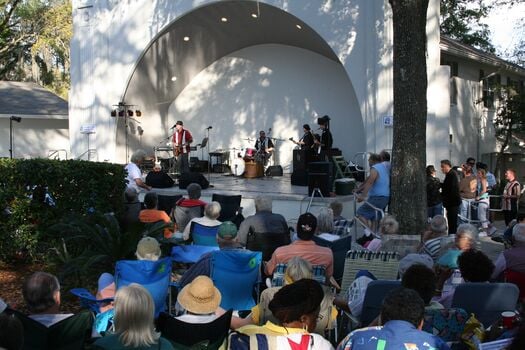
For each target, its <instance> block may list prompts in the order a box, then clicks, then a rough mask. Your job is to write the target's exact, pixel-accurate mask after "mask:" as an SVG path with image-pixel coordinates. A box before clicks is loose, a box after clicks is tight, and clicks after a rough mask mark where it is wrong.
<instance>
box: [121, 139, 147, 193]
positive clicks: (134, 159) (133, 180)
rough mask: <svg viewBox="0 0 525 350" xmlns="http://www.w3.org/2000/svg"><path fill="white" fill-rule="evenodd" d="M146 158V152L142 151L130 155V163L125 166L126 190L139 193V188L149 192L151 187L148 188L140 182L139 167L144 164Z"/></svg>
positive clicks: (140, 172) (140, 173)
mask: <svg viewBox="0 0 525 350" xmlns="http://www.w3.org/2000/svg"><path fill="white" fill-rule="evenodd" d="M145 158H146V152H144V150H141V149H139V150H136V151H135V152H134V153H133V154H132V155H131V159H130V162H129V163H128V164H127V165H126V167H125V169H126V171H127V173H128V175H127V177H126V180H127V181H128V185H127V186H128V188H131V189H133V190H135V192H139V191H140V189H141V188H143V189H145V190H146V191H149V190H151V186H148V185H146V184H145V183H144V181H142V171H141V170H140V165H141V164H142V163H143V162H144V159H145Z"/></svg>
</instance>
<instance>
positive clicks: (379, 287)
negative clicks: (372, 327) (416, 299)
mask: <svg viewBox="0 0 525 350" xmlns="http://www.w3.org/2000/svg"><path fill="white" fill-rule="evenodd" d="M399 287H401V281H384V280H377V281H372V282H370V283H369V284H368V287H367V288H366V292H365V299H364V300H363V311H362V312H361V325H362V326H363V327H368V325H369V324H370V323H371V322H372V321H373V320H375V319H376V317H377V316H379V313H380V312H381V307H382V306H383V300H384V299H385V296H386V295H387V294H388V292H390V291H391V290H392V289H396V288H399Z"/></svg>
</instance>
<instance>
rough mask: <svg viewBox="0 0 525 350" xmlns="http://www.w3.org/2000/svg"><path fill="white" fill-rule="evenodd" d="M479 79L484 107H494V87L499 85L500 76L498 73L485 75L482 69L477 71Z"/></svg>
mask: <svg viewBox="0 0 525 350" xmlns="http://www.w3.org/2000/svg"><path fill="white" fill-rule="evenodd" d="M479 81H480V83H481V84H482V86H483V91H482V99H483V106H484V107H486V108H494V100H495V98H496V97H499V96H496V88H497V87H498V86H499V85H501V76H500V75H499V74H494V73H490V74H488V75H485V72H484V71H483V69H480V71H479Z"/></svg>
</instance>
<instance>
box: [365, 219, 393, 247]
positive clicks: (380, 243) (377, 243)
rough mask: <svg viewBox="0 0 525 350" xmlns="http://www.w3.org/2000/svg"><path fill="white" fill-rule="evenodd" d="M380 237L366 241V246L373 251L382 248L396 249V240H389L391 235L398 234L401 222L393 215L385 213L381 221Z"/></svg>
mask: <svg viewBox="0 0 525 350" xmlns="http://www.w3.org/2000/svg"><path fill="white" fill-rule="evenodd" d="M378 231H379V237H380V238H377V237H376V238H373V239H372V240H371V241H369V242H366V243H365V245H364V247H365V248H366V249H368V250H371V251H373V252H377V251H380V250H386V251H395V243H394V241H390V240H389V237H388V236H389V235H397V234H398V232H399V223H398V222H397V220H396V218H395V217H393V216H392V215H385V216H384V217H383V218H382V219H381V221H380V222H379V230H378Z"/></svg>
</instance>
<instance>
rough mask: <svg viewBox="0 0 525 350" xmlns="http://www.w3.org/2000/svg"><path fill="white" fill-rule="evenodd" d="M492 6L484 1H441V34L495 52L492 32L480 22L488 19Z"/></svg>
mask: <svg viewBox="0 0 525 350" xmlns="http://www.w3.org/2000/svg"><path fill="white" fill-rule="evenodd" d="M491 9H492V5H489V4H487V3H486V2H485V1H483V0H441V1H440V13H441V20H440V22H441V24H440V31H441V34H444V35H446V36H449V37H451V38H452V39H456V40H458V41H460V42H462V43H464V44H467V45H471V46H474V47H476V48H478V49H481V50H483V51H487V52H492V53H494V52H495V48H494V46H493V45H492V44H491V42H490V30H489V27H488V25H487V24H484V23H480V20H481V19H483V18H484V17H487V15H488V14H489V12H490V10H491Z"/></svg>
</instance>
